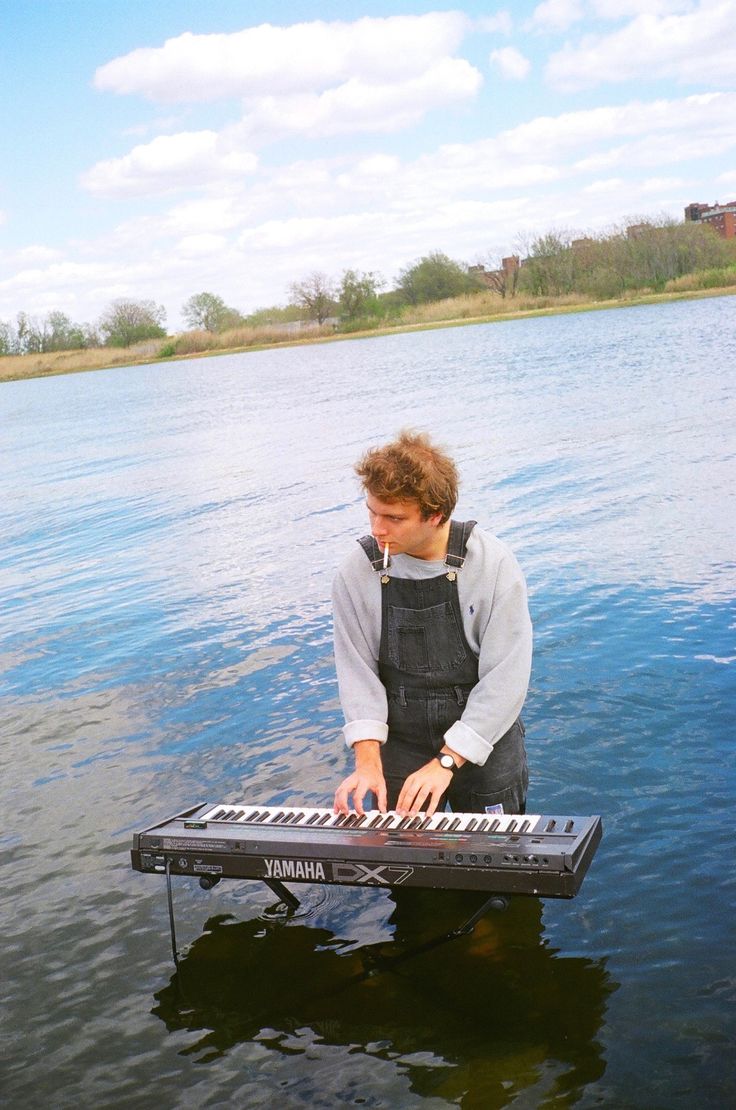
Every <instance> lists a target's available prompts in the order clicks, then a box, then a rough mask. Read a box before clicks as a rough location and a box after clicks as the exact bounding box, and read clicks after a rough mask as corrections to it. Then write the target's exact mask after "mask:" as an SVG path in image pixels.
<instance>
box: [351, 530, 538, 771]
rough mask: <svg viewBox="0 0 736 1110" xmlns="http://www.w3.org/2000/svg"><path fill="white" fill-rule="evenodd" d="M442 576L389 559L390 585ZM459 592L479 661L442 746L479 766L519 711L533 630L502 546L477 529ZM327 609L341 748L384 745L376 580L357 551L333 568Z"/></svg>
mask: <svg viewBox="0 0 736 1110" xmlns="http://www.w3.org/2000/svg"><path fill="white" fill-rule="evenodd" d="M446 570H447V568H446V567H445V565H444V563H443V562H432V561H428V560H426V559H415V558H414V557H413V556H411V555H395V556H393V557H392V559H391V569H390V573H391V575H392V576H393V577H396V578H414V579H417V578H434V577H436V576H437V575H440V574H444V573H446ZM457 584H458V595H459V601H460V610H461V612H462V615H463V629H464V631H465V638H466V639H467V641H468V644H469V645H470V647H471V648H472V650H473V652H474V653H475V655H477V657H478V684H477V686H475V687H474V688H473V690H472V691H471V693H470V696H469V697H468V700H467V702H466V705H465V709H464V711H463V714H462V717H461V719H460V720H459V721H456V722H455V724H454V725H452V726H451V727H450V728H449V729H448V730H447V732H446V733H445V742H446V744H447V746H448V747H449V748H451V749H452V750H453V751H455V752H457V753H458V755H461V756H464V758H465V759H468V760H470V761H471V763H477V764H480V765H482V764H483V763H485V761H486V760H487V759H488V756H489V754H490V752H491V749H492V748H493V745H494V744H495V743H496V741H497V740H499V739H500V738H501V737H502V736H503V734H504V733H505V732H507V731H508V729H509V728H511V725H512V724H513V723H514V721H515V720H516V718H517V717H518V716H519V713H520V712H521V707H522V705H523V704H524V698H525V697H526V692H527V688H528V686H529V675H530V671H531V661H532V626H531V620H530V618H529V609H528V606H527V596H526V583H525V582H524V576H523V574H522V572H521V569H520V567H519V564H518V563H517V561H516V559H515V558H514V556H513V554H512V553H511V551H510V550H509V548H508V547H506V545H505V544H504V543H502V542H501V541H500V540H499V539H497V538H496V537H495V536H492V535H490V534H489V533H488V532H483V531H482V530H481V529H480V528H479V527H478V526H477V525H476V527H475V528H474V529H473V531H472V533H471V535H470V539H469V541H468V549H467V557H466V559H465V564H464V566H463V567H462V569H460V570H459V571H458V575H457ZM332 601H333V614H334V626H335V665H336V668H337V681H338V686H339V690H340V702H341V704H342V709H343V713H344V715H345V726H344V728H343V733H344V736H345V742H346V743H347V744H348V746H349V747H352V745H353V744H354V743H355V742H356V741H358V740H379V741H380V742H381V743H385V741H386V739H387V737H388V725H387V720H388V706H387V701H386V691H385V689H384V687H383V684H382V682H381V680H380V678H379V677H378V651H379V647H380V642H381V582H380V574H378V573H377V572H376V571H375V570H373V567H372V566H371V564H370V562H369V561H368V559H367V558H366V556H365V553H364V551H363V549H362V548H361V547H360V545H359V544H357V543H356V545H355V548H354V550H353V551H351V552H350V554H349V555H347V557H346V558H345V559H344V560H343V562H342V563H341V564H340V566H339V568H338V571H337V574H336V575H335V580H334V583H333V591H332Z"/></svg>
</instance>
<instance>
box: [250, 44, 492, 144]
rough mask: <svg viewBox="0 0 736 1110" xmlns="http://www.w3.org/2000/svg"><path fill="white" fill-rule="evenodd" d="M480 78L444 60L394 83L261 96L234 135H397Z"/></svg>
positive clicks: (354, 83)
mask: <svg viewBox="0 0 736 1110" xmlns="http://www.w3.org/2000/svg"><path fill="white" fill-rule="evenodd" d="M481 84H482V77H481V75H480V73H479V72H478V70H477V69H475V67H474V66H471V65H470V63H469V62H466V61H464V60H463V59H462V58H443V59H440V60H439V61H438V62H437V63H436V64H434V65H432V66H431V67H429V68H428V69H427V70H425V71H424V72H423V73H421V74H418V75H415V76H411V77H409V78H407V79H406V80H402V81H395V82H394V83H392V84H378V83H375V82H372V83H369V82H365V81H361V80H360V79H358V78H354V79H351V80H349V81H346V82H344V83H343V84H342V85H338V86H336V87H335V88H331V89H327V90H325V91H324V92H322V93H301V94H298V95H294V96H281V97H277V96H263V97H253V98H249V99H248V100H247V101H246V102H245V105H244V106H245V115H244V118H243V120H242V122H241V123H240V124H237V125H235V126H234V127H233V128H232V129H231V130H230V133H232V134H237V135H239V136H243V137H244V138H246V139H247V141H248V142H252V143H263V142H273V141H274V140H276V139H279V138H283V137H285V136H288V135H296V134H298V135H302V136H306V137H308V138H324V137H326V136H331V135H340V134H350V133H358V132H365V131H372V132H391V131H399V130H402V129H404V128H406V127H409V126H410V125H412V124H414V123H417V122H418V121H419V120H420V119H421V118H422V116H424V115H425V114H426V112H428V111H430V110H431V109H434V108H442V107H446V106H447V105H449V104H451V103H452V102H454V101H459V100H465V99H467V98H469V97H471V96H474V95H475V93H477V91H478V89H479V88H480V86H481Z"/></svg>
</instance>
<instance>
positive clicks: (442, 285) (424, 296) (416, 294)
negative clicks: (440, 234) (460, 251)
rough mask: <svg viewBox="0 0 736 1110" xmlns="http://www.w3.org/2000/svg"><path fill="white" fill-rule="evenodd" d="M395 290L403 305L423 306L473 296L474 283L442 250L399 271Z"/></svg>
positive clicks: (474, 279) (475, 289) (459, 265)
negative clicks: (467, 295)
mask: <svg viewBox="0 0 736 1110" xmlns="http://www.w3.org/2000/svg"><path fill="white" fill-rule="evenodd" d="M396 288H397V291H398V293H399V294H400V296H401V297H402V299H403V300H404V301H405V302H406V303H407V304H425V303H426V302H428V301H443V300H446V299H447V298H448V297H459V296H461V295H462V294H463V293H477V292H478V282H477V280H476V278H474V277H473V276H472V274H470V273H468V270H467V268H466V267H465V266H462V265H461V264H460V263H459V262H455V261H454V260H453V259H452V258H449V257H448V256H447V255H446V254H443V253H442V251H433V252H432V253H431V254H427V255H425V256H424V257H423V258H420V259H419V261H418V262H415V263H414V265H413V266H407V267H406V268H405V269H403V270H402V271H401V272H400V274H399V280H398V283H397V286H396Z"/></svg>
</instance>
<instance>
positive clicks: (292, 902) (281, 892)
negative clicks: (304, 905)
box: [263, 879, 299, 910]
mask: <svg viewBox="0 0 736 1110" xmlns="http://www.w3.org/2000/svg"><path fill="white" fill-rule="evenodd" d="M263 881H264V883H265V884H266V886H267V887H268V888H269V890H272V891H273V892H274V894H275V895H276V897H277V898H280V899H281V901H282V902H284V903H285V904H286V905H287V906H288V907H289V909H290V910H295V909H297V907H298V906H299V899H298V898H297V896H296V894H292V893H291V891H290V890H288V889H287V888H286V887H285V886H284V884H283V883H282V882H281V881H280V880H279V879H264V880H263Z"/></svg>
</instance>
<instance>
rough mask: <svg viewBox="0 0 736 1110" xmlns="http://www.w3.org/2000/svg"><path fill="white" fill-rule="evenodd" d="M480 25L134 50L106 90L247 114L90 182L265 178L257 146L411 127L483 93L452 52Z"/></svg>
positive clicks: (432, 22) (180, 184)
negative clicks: (224, 101) (235, 107)
mask: <svg viewBox="0 0 736 1110" xmlns="http://www.w3.org/2000/svg"><path fill="white" fill-rule="evenodd" d="M469 27H470V23H469V21H468V20H467V19H466V17H465V16H463V15H462V14H461V13H458V12H444V13H441V12H440V13H431V14H428V15H423V16H392V17H389V18H387V19H370V18H366V19H359V20H356V21H355V22H354V23H322V22H313V23H303V24H297V25H294V26H291V27H273V26H271V25H269V24H264V25H262V26H260V27H254V28H250V29H248V30H245V31H240V32H237V33H235V34H230V35H223V34H220V35H192V34H185V35H181V36H179V37H178V38H176V39H170V40H168V41H167V42H166V43H165V44H164V45H163V46H162V47H160V48H157V49H145V50H136V51H133V53H131V54H128V55H125V56H124V57H122V58H117V59H115V60H114V61H113V62H110V63H108V65H106V66H103V67H101V69H99V70H98V71H97V74H96V79H95V80H96V84H97V86H98V88H101V89H105V90H112V91H115V92H119V93H141V94H143V95H145V96H148V97H150V98H152V99H157V100H169V101H174V100H178V101H184V100H189V101H194V100H211V99H215V98H223V97H232V96H237V97H238V98H239V99H240V101H241V111H242V117H241V118H240V120H238V121H237V122H233V123H231V124H229V125H228V126H226V127H224V128H223V129H222V130H221V131H220V132H219V133H218V132H215V131H198V132H181V133H179V134H174V135H162V136H159V137H158V138H156V139H154V140H153V141H152V142H150V143H147V144H142V145H139V146H136V147H135V148H134V149H133V150H131V151H130V152H129V153H128V154H126V155H124V156H122V157H119V158H112V159H108V160H106V161H104V162H100V163H98V164H97V165H95V166H93V167H92V168H91V169H90V170H88V171H87V173H85V174H84V175H83V177H82V179H81V180H82V185H83V187H84V188H86V189H87V190H88V191H90V192H92V193H95V194H98V195H105V196H145V195H155V194H161V193H167V192H171V191H174V190H178V189H181V188H185V187H188V188H190V187H194V188H196V187H202V186H209V185H211V184H212V183H214V182H220V181H223V180H228V179H233V178H238V177H240V176H242V175H247V174H250V173H253V172H254V171H255V167H256V163H255V158H254V155H253V150H254V148H255V147H260V146H263V145H265V144H270V143H273V142H275V141H277V140H280V139H285V138H288V137H291V136H294V135H298V136H299V137H300V138H312V139H315V138H325V137H333V136H338V135H345V134H360V133H366V132H374V133H390V132H396V131H398V130H401V129H404V128H407V127H410V126H412V125H414V124H416V123H418V122H419V121H420V120H421V119H422V117H423V116H424V115H425V114H426V113H427V112H429V111H431V110H436V109H444V108H447V107H448V106H449V105H451V104H454V103H458V102H462V101H465V100H468V99H470V98H472V97H474V96H475V95H476V94H477V93H478V91H479V89H480V87H481V85H482V83H483V78H482V76H481V74H480V73H479V71H478V70H477V69H476V68H475V67H474V66H473V65H471V64H470V62H468V61H466V60H465V59H464V58H459V57H453V56H452V54H453V51H454V50H455V49H456V47H457V46H458V45H459V44H460V42H461V40H462V37H463V35H464V34H465V33H466V31H467V30H468V29H469ZM508 64H509V65H510V64H511V61H509V63H508ZM522 64H523V63H522V62H521V61H520V60H519V59H516V66H517V68H518V67H519V65H522Z"/></svg>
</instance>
